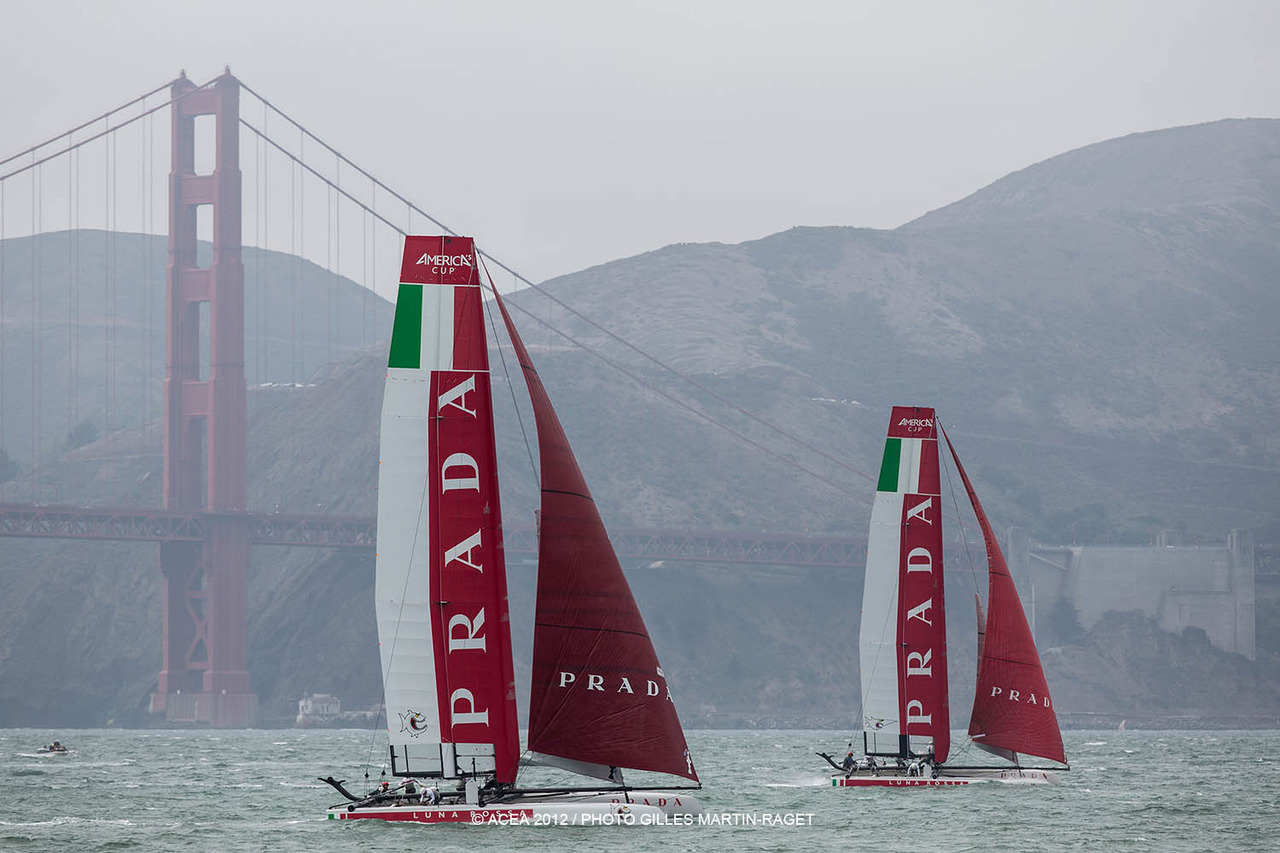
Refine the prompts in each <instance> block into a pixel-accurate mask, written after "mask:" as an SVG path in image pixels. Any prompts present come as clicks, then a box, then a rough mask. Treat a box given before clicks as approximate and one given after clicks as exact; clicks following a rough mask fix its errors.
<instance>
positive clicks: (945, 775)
mask: <svg viewBox="0 0 1280 853" xmlns="http://www.w3.org/2000/svg"><path fill="white" fill-rule="evenodd" d="M982 782H997V783H1000V784H1003V785H1060V784H1062V782H1061V780H1060V779H1059V778H1058V774H1057V773H1054V772H1053V771H1052V770H1027V769H1021V768H1015V767H1011V768H1009V769H1007V770H979V769H974V770H961V769H958V768H957V769H956V770H954V771H946V770H944V771H943V772H941V773H940V774H938V776H937V777H936V778H935V777H929V776H903V775H899V774H881V775H878V776H876V775H871V774H855V775H852V776H833V777H832V778H831V786H832V787H833V788H951V787H955V786H957V785H974V784H978V783H982Z"/></svg>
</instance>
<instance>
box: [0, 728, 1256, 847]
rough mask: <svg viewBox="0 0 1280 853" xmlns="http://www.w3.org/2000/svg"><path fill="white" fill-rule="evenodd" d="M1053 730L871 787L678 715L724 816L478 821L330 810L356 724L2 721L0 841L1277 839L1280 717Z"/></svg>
mask: <svg viewBox="0 0 1280 853" xmlns="http://www.w3.org/2000/svg"><path fill="white" fill-rule="evenodd" d="M1064 734H1065V741H1066V747H1067V754H1068V756H1069V757H1070V758H1071V770H1070V772H1067V773H1064V774H1062V778H1063V784H1062V785H1061V786H1058V787H1048V786H1006V785H995V784H989V785H976V786H971V787H968V788H945V789H933V790H927V789H911V790H878V791H868V790H860V789H848V788H846V789H837V788H832V787H830V776H829V774H828V773H827V772H824V770H823V767H824V764H823V762H822V759H820V758H818V757H817V756H815V755H814V751H815V750H818V749H821V750H823V751H826V752H832V753H835V752H837V751H840V750H842V749H843V748H844V746H845V744H846V743H847V742H848V740H849V733H848V732H815V731H691V732H689V733H688V737H689V746H690V749H691V751H692V752H693V754H694V758H695V760H696V762H697V765H698V773H699V775H700V776H701V777H702V780H703V784H704V790H703V791H702V792H701V793H700V794H699V797H700V798H701V800H702V802H703V805H704V807H705V809H706V813H707V814H716V815H721V816H722V820H723V821H724V822H723V823H722V824H721V825H719V826H660V827H623V826H600V827H528V826H526V827H520V826H506V827H500V826H478V827H472V826H441V825H437V826H423V825H413V824H391V823H384V822H381V821H372V820H369V821H351V822H346V821H330V820H326V819H325V809H326V807H328V806H329V805H332V804H333V803H335V802H337V801H338V800H339V799H340V797H338V796H337V795H336V794H335V793H334V792H333V791H332V790H331V789H330V788H328V787H327V786H325V785H323V784H322V783H320V782H319V781H317V778H316V777H318V776H327V775H329V774H330V773H332V774H333V775H334V776H335V777H336V778H338V779H347V780H350V781H351V782H352V783H353V784H351V785H350V786H349V787H352V788H353V789H363V787H365V786H366V783H365V782H364V780H363V773H364V769H365V761H366V760H367V759H368V757H369V756H370V755H372V756H373V759H374V761H375V762H377V761H379V760H381V757H382V754H383V750H384V747H383V746H382V745H381V744H380V743H378V742H377V737H376V736H372V735H371V734H370V733H369V732H365V731H353V730H309V731H300V730H299V731H294V730H275V731H271V730H265V731H263V730H252V731H216V732H214V731H184V730H164V731H156V730H147V731H136V730H129V731H122V730H76V731H68V730H62V731H46V730H40V729H5V730H0V850H3V851H9V850H21V851H45V850H58V851H61V850H67V851H72V850H74V851H94V850H144V851H153V850H154V851H185V853H194V851H221V850H272V851H277V850H279V851H288V850H307V851H312V850H315V851H327V850H334V851H345V850H376V849H386V850H397V851H407V850H431V851H432V853H438V851H466V852H467V853H477V851H485V850H495V851H505V850H514V849H519V850H529V851H536V850H557V851H559V850H582V851H594V850H598V849H601V848H602V847H606V846H607V848H606V849H608V848H620V849H625V850H627V851H638V852H639V853H644V851H654V853H659V851H660V853H677V852H678V851H703V850H717V851H719V850H725V851H730V850H732V851H761V852H762V853H764V851H791V850H795V851H805V853H826V851H831V853H836V851H840V853H846V851H851V850H875V851H935V850H936V851H1005V850H1008V851H1015V850H1016V851H1028V850H1034V851H1037V853H1043V851H1058V850H1086V851H1091V850H1119V851H1148V850H1150V851H1215V853H1216V851H1223V850H1230V851H1252V850H1259V851H1262V850H1265V851H1275V850H1280V732H1165V731H1162V732H1149V731H1093V732H1077V731H1073V732H1066V733H1064ZM54 738H58V739H59V740H61V741H62V742H63V743H65V744H67V745H69V746H70V747H71V748H72V750H73V751H72V752H71V754H69V755H64V756H53V755H38V754H36V752H35V750H36V749H37V748H38V747H39V746H40V745H42V744H45V743H49V742H51V741H52V740H53V739H54ZM371 773H372V776H373V777H374V778H373V779H371V780H370V784H369V785H368V786H367V787H372V784H371V783H372V782H374V781H376V778H377V774H378V766H376V765H375V766H374V767H373V769H372V770H371ZM615 836H616V837H615Z"/></svg>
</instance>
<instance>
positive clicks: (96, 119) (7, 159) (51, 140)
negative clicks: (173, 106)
mask: <svg viewBox="0 0 1280 853" xmlns="http://www.w3.org/2000/svg"><path fill="white" fill-rule="evenodd" d="M176 82H177V81H176V80H170V81H169V82H168V83H161V84H160V85H159V86H157V87H155V88H154V89H152V90H151V91H150V92H147V93H146V94H145V95H139V96H138V97H136V98H134V99H133V100H132V101H130V102H129V103H127V104H121V105H120V106H118V107H116V108H115V109H113V110H107V111H106V112H105V113H103V114H102V115H100V116H95V117H94V118H91V119H89V120H88V121H86V122H84V123H83V124H78V125H76V126H75V127H73V128H71V129H70V130H68V131H64V132H62V133H59V134H58V135H57V136H51V137H49V138H48V139H46V140H45V141H44V142H41V143H39V144H37V145H32V146H31V147H30V148H28V149H26V150H25V151H19V152H18V153H17V154H14V155H12V156H9V157H5V158H4V159H3V160H0V166H3V165H4V164H5V163H8V162H11V161H13V160H17V159H18V158H19V157H25V156H26V155H28V154H31V153H33V152H35V151H39V150H40V149H41V148H46V147H48V146H50V145H52V144H53V143H55V142H57V141H58V140H59V139H62V138H63V137H64V136H71V135H73V134H75V133H78V132H79V131H82V130H84V129H85V128H86V127H89V126H90V125H93V124H97V123H98V122H100V121H102V120H103V119H105V118H110V117H111V116H113V115H115V114H116V113H118V112H122V111H124V110H127V109H128V108H129V107H131V106H133V105H134V104H136V103H138V102H139V101H145V100H146V99H147V98H150V97H151V96H152V95H154V94H155V93H156V92H159V91H161V90H162V89H167V88H168V87H170V86H172V85H173V84H174V83H176ZM206 85H208V84H206ZM201 88H203V87H201ZM162 106H163V105H162ZM118 126H123V125H118ZM59 153H62V152H59ZM6 177H8V176H7V175H6Z"/></svg>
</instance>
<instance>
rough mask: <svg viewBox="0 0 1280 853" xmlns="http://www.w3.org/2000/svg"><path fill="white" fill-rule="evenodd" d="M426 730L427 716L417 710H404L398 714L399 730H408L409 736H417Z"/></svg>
mask: <svg viewBox="0 0 1280 853" xmlns="http://www.w3.org/2000/svg"><path fill="white" fill-rule="evenodd" d="M426 730H427V718H426V715H424V714H419V713H418V712H417V711H405V712H404V713H403V714H401V715H400V731H402V732H408V733H409V737H417V736H418V735H420V734H422V733H423V732H425V731H426Z"/></svg>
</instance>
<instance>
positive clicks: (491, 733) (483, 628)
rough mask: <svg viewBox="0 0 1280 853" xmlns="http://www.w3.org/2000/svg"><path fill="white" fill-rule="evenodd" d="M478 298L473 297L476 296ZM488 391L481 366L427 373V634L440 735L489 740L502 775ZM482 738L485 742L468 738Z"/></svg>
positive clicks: (502, 634) (499, 575)
mask: <svg viewBox="0 0 1280 853" xmlns="http://www.w3.org/2000/svg"><path fill="white" fill-rule="evenodd" d="M478 295H479V291H478V290H477V291H476V296H477V298H476V299H474V300H472V301H477V302H478V301H479V299H478ZM492 399H493V398H492V396H491V395H490V389H489V374H488V372H487V371H476V372H470V371H444V370H437V371H433V372H432V374H431V396H430V403H429V410H428V415H429V418H430V423H431V424H432V426H433V429H434V432H435V440H434V441H432V442H431V444H430V449H429V453H428V465H429V468H428V471H429V472H430V483H431V488H430V491H429V494H430V504H431V506H430V513H429V516H428V517H429V525H430V527H429V529H430V538H429V541H430V542H431V543H433V546H434V547H432V552H431V555H430V559H431V573H430V587H431V589H430V595H431V598H430V600H431V601H432V602H433V603H434V605H435V606H434V607H433V609H432V612H431V622H432V626H431V627H432V633H433V634H434V636H436V637H439V638H440V641H439V642H437V643H436V645H435V654H436V684H437V689H438V694H437V695H438V698H439V704H440V720H441V733H440V740H441V742H442V743H453V744H457V745H459V746H458V747H457V750H456V753H457V761H458V765H459V767H460V768H461V769H462V770H463V771H466V770H467V769H468V761H467V758H466V755H467V750H468V748H467V747H464V746H462V745H473V746H472V747H470V748H471V749H476V748H479V749H481V750H482V752H481V754H483V750H486V749H487V748H488V746H487V745H489V744H492V747H493V755H494V764H495V769H496V772H497V779H498V781H499V782H514V781H515V776H516V768H517V766H518V762H519V758H520V729H519V723H518V721H517V718H516V700H515V672H514V665H513V662H512V653H511V626H510V618H509V616H508V612H507V573H506V566H505V560H504V558H503V550H502V515H501V510H500V506H499V500H498V476H497V454H496V452H495V448H494V434H493V410H492ZM474 745H483V746H474Z"/></svg>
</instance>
